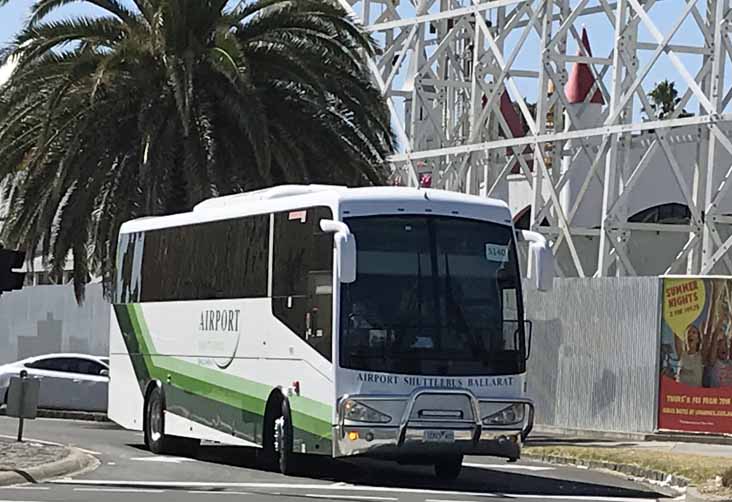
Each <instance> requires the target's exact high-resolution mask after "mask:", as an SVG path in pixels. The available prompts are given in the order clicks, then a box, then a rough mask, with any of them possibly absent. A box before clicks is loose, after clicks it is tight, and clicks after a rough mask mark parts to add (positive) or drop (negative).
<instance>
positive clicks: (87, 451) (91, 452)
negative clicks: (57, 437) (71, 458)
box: [72, 445, 101, 455]
mask: <svg viewBox="0 0 732 502" xmlns="http://www.w3.org/2000/svg"><path fill="white" fill-rule="evenodd" d="M72 446H73V445H72ZM74 448H76V449H77V450H80V451H83V452H84V453H88V454H89V455H101V453H100V452H98V451H94V450H85V449H84V448H79V447H78V446H74Z"/></svg>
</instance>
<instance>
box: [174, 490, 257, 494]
mask: <svg viewBox="0 0 732 502" xmlns="http://www.w3.org/2000/svg"><path fill="white" fill-rule="evenodd" d="M186 493H197V494H206V495H254V494H253V493H251V492H228V491H227V492H214V491H211V490H188V491H186Z"/></svg>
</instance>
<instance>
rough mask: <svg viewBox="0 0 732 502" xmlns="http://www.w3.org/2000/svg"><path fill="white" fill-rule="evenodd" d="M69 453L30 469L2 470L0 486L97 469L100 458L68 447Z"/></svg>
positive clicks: (0, 472) (35, 481) (36, 481)
mask: <svg viewBox="0 0 732 502" xmlns="http://www.w3.org/2000/svg"><path fill="white" fill-rule="evenodd" d="M68 450H69V454H68V455H67V456H66V457H64V458H62V459H60V460H56V461H54V462H49V463H47V464H41V465H37V466H34V467H29V468H28V469H18V470H13V471H0V486H8V485H16V484H21V483H38V482H39V481H44V480H46V479H50V478H57V477H59V476H68V475H70V474H75V473H78V472H83V471H88V470H93V469H96V468H97V466H98V465H99V460H97V459H96V457H93V456H92V455H89V454H87V453H84V452H82V451H81V450H78V449H76V448H68Z"/></svg>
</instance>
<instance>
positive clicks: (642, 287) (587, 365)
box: [525, 277, 660, 433]
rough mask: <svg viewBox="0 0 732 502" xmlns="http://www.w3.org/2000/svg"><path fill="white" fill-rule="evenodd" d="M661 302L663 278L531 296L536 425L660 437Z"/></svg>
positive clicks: (572, 283)
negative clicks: (658, 403) (653, 434)
mask: <svg viewBox="0 0 732 502" xmlns="http://www.w3.org/2000/svg"><path fill="white" fill-rule="evenodd" d="M659 295H660V281H659V279H658V278H657V277H620V278H602V279H579V278H570V279H555V281H554V289H553V290H552V291H551V292H547V293H541V292H538V291H536V290H531V289H529V288H527V289H526V291H525V298H526V310H527V317H528V318H529V319H531V320H532V321H533V337H532V348H531V358H530V359H529V365H528V376H527V382H528V390H529V394H530V396H531V397H532V399H534V401H535V403H536V413H537V414H536V422H537V424H541V425H549V426H554V427H560V428H569V429H586V430H605V431H617V432H646V433H647V432H652V431H653V430H654V429H655V427H656V392H657V391H656V386H657V382H658V374H659V370H658V368H659V363H658V362H657V357H658V343H659V342H658V340H659V338H658V337H659V335H658V333H659V330H658V319H659V313H658V312H659V310H658V309H659V307H658V305H659V303H658V302H659Z"/></svg>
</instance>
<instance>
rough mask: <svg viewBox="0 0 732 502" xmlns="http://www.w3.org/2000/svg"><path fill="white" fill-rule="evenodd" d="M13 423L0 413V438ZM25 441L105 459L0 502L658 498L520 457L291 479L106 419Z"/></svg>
mask: <svg viewBox="0 0 732 502" xmlns="http://www.w3.org/2000/svg"><path fill="white" fill-rule="evenodd" d="M15 430H16V422H15V420H13V419H9V418H6V417H0V435H8V436H12V435H13V434H15ZM25 431H26V432H25V437H26V438H33V439H39V440H45V441H53V442H59V443H64V444H70V445H73V446H76V447H78V448H82V449H84V450H86V451H87V452H88V453H91V454H93V455H95V456H96V457H97V458H98V459H99V460H100V462H101V465H100V467H99V468H98V469H97V470H95V471H94V472H90V473H86V474H81V475H78V476H74V477H73V478H72V479H61V480H55V481H51V482H47V483H42V484H38V485H25V486H17V487H8V488H0V502H5V501H13V502H18V501H24V502H71V501H73V502H87V501H88V502H98V501H99V500H100V498H101V497H104V500H105V502H144V501H149V500H154V501H155V502H178V501H180V502H199V501H200V502H209V501H217V502H222V501H223V502H225V501H228V500H246V501H252V502H274V501H278V500H293V501H294V500H300V501H308V500H309V501H314V500H333V501H341V502H354V501H355V502H358V501H362V502H481V501H484V500H486V499H490V500H517V499H518V500H527V501H531V500H536V501H539V500H566V501H588V502H592V501H615V502H621V501H636V500H657V499H661V498H662V497H663V496H662V495H660V494H657V493H654V492H653V491H650V490H648V489H647V488H644V487H642V486H639V485H637V484H634V483H632V482H630V481H627V480H625V479H623V478H620V477H617V476H614V475H611V474H604V473H598V472H593V471H588V470H584V469H573V468H565V467H556V466H547V465H543V464H536V463H532V462H526V461H521V462H518V463H515V464H507V463H505V461H502V460H501V459H495V458H486V457H468V458H466V460H465V462H466V465H465V467H464V468H463V472H462V474H461V476H460V478H459V479H458V480H457V481H454V482H451V483H446V482H441V481H438V480H436V479H435V478H434V476H433V475H432V470H431V469H430V468H427V467H407V466H400V465H398V464H396V463H388V462H375V461H348V462H343V461H333V460H330V459H323V458H321V457H310V456H308V457H303V458H302V460H303V461H301V462H300V464H301V465H302V468H301V472H300V474H299V476H297V477H286V476H282V475H281V474H278V473H275V472H268V471H263V470H260V469H257V468H256V465H255V452H254V450H252V449H249V448H234V447H225V446H218V445H204V446H203V447H202V448H201V451H200V453H199V456H198V457H197V458H196V459H189V458H181V457H160V456H154V455H152V454H150V453H149V452H148V451H146V450H145V449H144V447H143V445H142V435H141V434H139V433H135V432H129V431H125V430H122V429H119V428H118V427H117V426H115V425H113V424H109V423H94V422H74V421H62V420H50V419H39V420H35V421H32V422H26V427H25Z"/></svg>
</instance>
